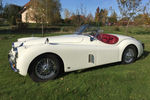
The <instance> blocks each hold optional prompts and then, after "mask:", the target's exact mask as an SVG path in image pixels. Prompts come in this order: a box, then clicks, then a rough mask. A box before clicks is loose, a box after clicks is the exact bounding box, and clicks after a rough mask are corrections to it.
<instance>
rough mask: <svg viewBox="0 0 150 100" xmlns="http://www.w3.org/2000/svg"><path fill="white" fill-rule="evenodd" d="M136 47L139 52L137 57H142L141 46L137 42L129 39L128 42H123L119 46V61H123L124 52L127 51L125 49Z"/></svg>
mask: <svg viewBox="0 0 150 100" xmlns="http://www.w3.org/2000/svg"><path fill="white" fill-rule="evenodd" d="M131 45H132V46H134V47H135V48H136V52H137V55H136V57H139V56H140V46H139V43H138V42H137V41H135V40H132V39H127V40H123V41H122V42H121V43H120V44H119V45H118V48H119V61H122V56H123V52H124V51H125V49H126V48H127V47H128V46H131Z"/></svg>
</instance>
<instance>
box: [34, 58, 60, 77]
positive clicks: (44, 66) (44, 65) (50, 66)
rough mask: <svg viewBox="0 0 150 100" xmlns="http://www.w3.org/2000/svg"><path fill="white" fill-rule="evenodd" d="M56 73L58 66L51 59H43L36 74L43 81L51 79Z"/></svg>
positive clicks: (37, 66) (36, 69) (37, 67)
mask: <svg viewBox="0 0 150 100" xmlns="http://www.w3.org/2000/svg"><path fill="white" fill-rule="evenodd" d="M56 72H57V70H56V65H55V63H54V61H53V60H52V59H50V58H43V59H41V60H40V61H39V62H38V63H37V64H36V66H35V74H36V75H37V76H38V77H40V78H41V79H47V78H50V77H51V76H53V75H54V74H55V73H56Z"/></svg>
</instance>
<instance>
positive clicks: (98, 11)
mask: <svg viewBox="0 0 150 100" xmlns="http://www.w3.org/2000/svg"><path fill="white" fill-rule="evenodd" d="M95 22H96V23H97V24H99V23H100V9H99V7H98V8H97V9H96V13H95Z"/></svg>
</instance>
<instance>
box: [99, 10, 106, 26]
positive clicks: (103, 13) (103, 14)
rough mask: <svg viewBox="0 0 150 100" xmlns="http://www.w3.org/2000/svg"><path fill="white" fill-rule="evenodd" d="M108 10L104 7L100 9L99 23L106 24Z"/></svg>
mask: <svg viewBox="0 0 150 100" xmlns="http://www.w3.org/2000/svg"><path fill="white" fill-rule="evenodd" d="M107 15H108V11H107V10H106V9H101V11H100V24H101V25H106V23H107V22H108V16H107Z"/></svg>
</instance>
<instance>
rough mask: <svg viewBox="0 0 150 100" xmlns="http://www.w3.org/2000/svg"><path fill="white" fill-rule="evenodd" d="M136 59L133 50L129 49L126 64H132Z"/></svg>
mask: <svg viewBox="0 0 150 100" xmlns="http://www.w3.org/2000/svg"><path fill="white" fill-rule="evenodd" d="M134 57H135V54H134V51H133V49H128V50H127V52H126V54H125V62H126V63H130V62H132V61H133V59H134Z"/></svg>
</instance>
